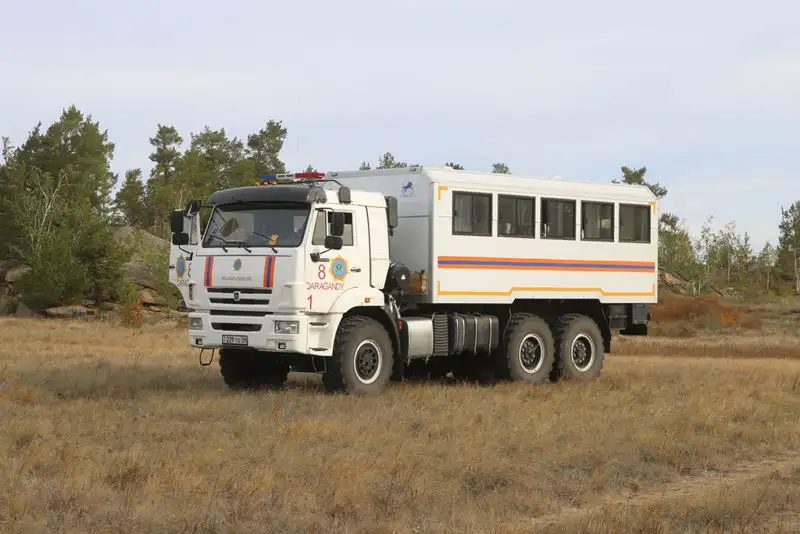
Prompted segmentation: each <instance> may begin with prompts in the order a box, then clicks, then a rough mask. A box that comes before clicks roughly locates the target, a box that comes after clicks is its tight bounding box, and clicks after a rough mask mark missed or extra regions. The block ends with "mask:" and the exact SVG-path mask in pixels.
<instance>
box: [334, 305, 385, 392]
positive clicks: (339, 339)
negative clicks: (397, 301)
mask: <svg viewBox="0 0 800 534" xmlns="http://www.w3.org/2000/svg"><path fill="white" fill-rule="evenodd" d="M393 364H394V357H393V355H392V340H391V339H390V338H389V334H388V333H387V332H386V329H384V328H383V326H381V324H380V323H378V322H377V321H375V320H373V319H370V318H369V317H360V316H353V317H345V318H344V319H342V322H341V324H340V325H339V330H338V332H337V333H336V339H335V340H334V343H333V356H332V357H331V358H330V359H329V361H328V364H327V367H326V370H325V372H324V373H323V375H322V381H323V383H324V385H325V387H326V388H327V389H328V390H329V391H340V390H344V391H346V392H347V393H355V394H368V393H378V392H380V391H382V390H383V389H384V388H385V387H386V384H387V382H388V381H389V378H391V376H392V368H393Z"/></svg>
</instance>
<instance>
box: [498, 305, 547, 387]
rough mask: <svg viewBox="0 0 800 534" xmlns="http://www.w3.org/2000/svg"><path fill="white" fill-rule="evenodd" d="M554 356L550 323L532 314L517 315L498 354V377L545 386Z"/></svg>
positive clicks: (508, 328)
mask: <svg viewBox="0 0 800 534" xmlns="http://www.w3.org/2000/svg"><path fill="white" fill-rule="evenodd" d="M555 354H556V349H555V341H554V339H553V333H552V331H551V330H550V327H549V326H548V324H547V322H546V321H545V320H544V319H542V318H541V317H539V316H537V315H533V314H530V313H515V314H513V315H512V316H511V318H510V319H509V321H508V326H507V328H506V333H505V335H504V336H503V342H502V343H501V345H500V347H498V350H497V352H496V362H497V367H498V374H499V375H500V376H502V377H503V378H505V379H510V380H514V381H520V382H528V383H529V384H536V385H539V384H544V383H546V382H548V381H549V380H550V372H551V371H552V369H553V364H554V362H555Z"/></svg>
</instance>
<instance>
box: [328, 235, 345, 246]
mask: <svg viewBox="0 0 800 534" xmlns="http://www.w3.org/2000/svg"><path fill="white" fill-rule="evenodd" d="M343 245H344V240H342V238H341V237H340V236H336V235H329V236H327V237H326V238H325V248H327V249H328V250H342V246H343Z"/></svg>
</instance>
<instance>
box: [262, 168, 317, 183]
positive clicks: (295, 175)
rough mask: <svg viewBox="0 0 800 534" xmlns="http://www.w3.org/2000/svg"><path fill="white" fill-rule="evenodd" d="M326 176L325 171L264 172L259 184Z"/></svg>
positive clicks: (293, 181)
mask: <svg viewBox="0 0 800 534" xmlns="http://www.w3.org/2000/svg"><path fill="white" fill-rule="evenodd" d="M324 178H325V173H324V172H318V171H310V172H290V173H283V174H262V175H261V177H260V178H259V180H258V182H256V184H257V185H274V184H291V183H295V182H299V181H301V180H322V179H324Z"/></svg>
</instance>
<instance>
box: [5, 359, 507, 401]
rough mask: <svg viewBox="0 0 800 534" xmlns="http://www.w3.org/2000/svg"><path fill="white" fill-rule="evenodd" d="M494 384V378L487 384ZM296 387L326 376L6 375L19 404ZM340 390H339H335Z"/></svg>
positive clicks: (113, 368) (317, 390) (188, 372)
mask: <svg viewBox="0 0 800 534" xmlns="http://www.w3.org/2000/svg"><path fill="white" fill-rule="evenodd" d="M465 385H471V383H470V382H466V381H459V380H455V379H452V378H442V379H434V378H427V379H426V378H414V379H409V380H406V381H403V382H391V383H390V384H389V385H388V388H389V389H393V388H396V387H410V388H419V387H423V388H424V387H432V386H433V387H457V386H465ZM486 386H487V387H490V386H491V384H486ZM286 390H295V391H302V392H308V393H309V394H327V391H326V390H325V388H324V386H323V384H322V381H321V377H320V376H319V375H316V374H313V373H294V372H292V373H289V377H288V379H287V380H286V382H285V383H284V385H283V386H282V387H281V388H279V389H277V390H268V389H256V390H243V391H232V390H230V389H229V388H228V387H227V386H226V385H225V384H224V382H223V381H222V377H221V376H220V375H219V373H218V372H217V370H216V369H215V368H214V366H209V367H200V368H187V367H185V366H180V367H176V366H160V365H151V364H146V365H145V364H134V365H120V364H115V363H110V362H105V361H104V362H100V363H96V364H94V365H86V364H72V365H67V366H63V367H49V366H48V367H41V368H33V369H26V370H18V371H17V372H16V373H14V374H13V375H12V376H4V377H3V378H2V379H0V398H6V399H9V400H11V401H12V402H14V403H17V404H36V403H39V402H47V401H48V400H52V401H57V402H63V401H70V400H102V399H112V400H114V399H116V400H136V399H139V400H142V399H146V398H152V397H157V396H172V395H174V394H175V393H198V392H201V393H211V394H214V395H228V394H231V395H234V394H245V395H267V394H270V393H271V392H272V391H286ZM330 394H334V393H330Z"/></svg>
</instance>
